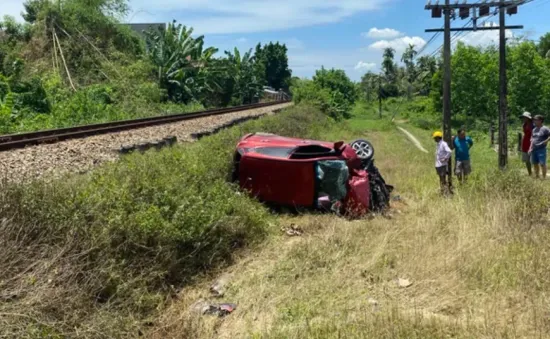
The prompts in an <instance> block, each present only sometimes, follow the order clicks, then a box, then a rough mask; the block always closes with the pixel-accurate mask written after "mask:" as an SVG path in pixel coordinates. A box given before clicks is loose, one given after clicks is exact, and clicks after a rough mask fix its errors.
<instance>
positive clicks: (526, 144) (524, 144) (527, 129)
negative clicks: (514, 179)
mask: <svg viewBox="0 0 550 339" xmlns="http://www.w3.org/2000/svg"><path fill="white" fill-rule="evenodd" d="M520 118H521V119H522V120H523V138H522V139H521V161H523V162H524V163H525V167H527V173H529V176H531V175H532V171H531V157H530V156H529V148H531V135H532V133H533V127H534V126H533V118H532V117H531V113H529V112H523V114H522V115H521V116H520Z"/></svg>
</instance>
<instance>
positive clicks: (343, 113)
mask: <svg viewBox="0 0 550 339" xmlns="http://www.w3.org/2000/svg"><path fill="white" fill-rule="evenodd" d="M313 82H314V83H315V84H316V85H318V86H319V88H322V89H326V90H328V91H329V93H330V96H331V101H333V103H332V105H331V106H332V107H336V108H337V109H333V112H332V113H333V114H332V116H333V117H334V118H336V119H339V118H341V117H343V118H349V117H350V111H351V106H352V105H353V104H354V103H355V100H356V99H357V92H356V90H355V85H354V84H353V82H352V81H351V80H350V79H349V78H348V76H347V75H346V72H344V71H343V70H341V69H334V68H333V69H330V70H327V69H325V68H324V67H321V69H320V70H317V71H315V75H314V76H313Z"/></svg>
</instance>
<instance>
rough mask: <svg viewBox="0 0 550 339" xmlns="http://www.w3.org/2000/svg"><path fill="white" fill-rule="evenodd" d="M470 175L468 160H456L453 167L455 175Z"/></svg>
mask: <svg viewBox="0 0 550 339" xmlns="http://www.w3.org/2000/svg"><path fill="white" fill-rule="evenodd" d="M470 173H472V165H470V160H457V161H456V166H455V174H456V175H469V174H470Z"/></svg>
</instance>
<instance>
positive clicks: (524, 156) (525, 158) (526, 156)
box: [521, 152, 531, 162]
mask: <svg viewBox="0 0 550 339" xmlns="http://www.w3.org/2000/svg"><path fill="white" fill-rule="evenodd" d="M521 161H523V162H529V161H531V157H530V156H529V153H527V152H521Z"/></svg>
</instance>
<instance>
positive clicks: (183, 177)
mask: <svg viewBox="0 0 550 339" xmlns="http://www.w3.org/2000/svg"><path fill="white" fill-rule="evenodd" d="M395 125H399V126H402V127H404V128H406V129H407V130H408V131H410V132H411V133H412V134H414V135H415V136H416V137H417V138H418V139H419V141H420V142H421V143H422V145H423V146H424V147H425V148H426V149H427V150H428V151H429V153H423V152H421V151H420V150H418V149H417V148H416V147H415V146H414V145H413V144H412V143H411V142H410V141H409V140H408V139H407V137H406V136H405V135H404V134H403V133H402V132H400V131H399V130H397V129H396V128H395ZM252 131H264V132H274V133H279V134H283V135H289V136H297V137H307V138H312V139H322V140H331V141H337V140H346V141H351V140H353V139H355V138H367V139H368V140H370V141H371V142H372V143H373V145H374V147H375V149H376V155H375V157H376V164H377V166H378V167H379V169H380V171H381V173H382V174H383V175H384V177H385V179H386V181H387V182H388V183H390V184H392V185H394V186H395V187H396V192H395V195H399V196H400V197H401V201H394V202H393V203H392V205H393V211H392V215H391V216H389V217H388V218H384V217H381V216H375V217H372V218H371V217H369V218H365V219H361V220H353V221H351V220H345V219H342V218H338V217H336V216H333V215H317V214H304V215H299V216H285V215H274V214H271V213H270V212H269V211H268V210H266V209H265V208H264V207H263V206H262V205H261V204H259V203H258V202H256V201H255V200H254V199H251V198H248V197H246V196H245V195H243V194H240V193H238V190H237V189H236V187H233V186H231V185H230V184H228V183H227V182H226V180H225V179H226V177H227V175H228V172H229V169H230V164H231V154H232V151H233V147H234V145H235V143H236V141H237V140H238V138H239V137H240V136H242V135H243V134H245V133H248V132H252ZM430 137H431V131H430V130H426V129H422V128H419V127H415V126H412V125H409V124H407V123H404V122H402V121H397V119H396V121H395V122H394V123H392V122H391V121H389V118H388V116H384V119H379V118H378V117H377V116H376V111H373V110H371V109H370V108H369V107H365V106H361V105H358V106H357V108H356V110H355V111H354V112H353V118H352V119H350V120H348V121H346V122H338V123H331V122H329V121H328V120H326V119H325V118H323V116H322V115H320V113H319V112H318V111H317V110H316V109H312V108H310V107H306V106H296V107H292V108H290V109H288V110H286V111H285V113H282V114H280V115H277V116H273V117H269V118H265V119H261V120H258V121H254V122H249V123H246V124H244V125H241V126H238V127H235V128H232V129H230V130H227V131H223V132H221V133H220V134H218V135H215V136H211V137H208V138H205V139H202V140H201V141H200V142H199V143H197V144H193V145H191V146H187V147H179V146H178V147H175V148H173V149H168V150H163V151H160V152H149V153H147V154H145V155H138V154H136V155H132V156H129V157H127V158H125V159H124V160H122V161H121V162H119V163H116V164H112V165H108V166H104V167H102V168H99V169H98V170H96V171H94V172H93V173H92V174H90V175H86V176H72V177H68V178H67V179H66V180H64V181H56V182H51V183H48V182H37V183H34V184H30V185H23V186H4V187H3V188H4V189H3V190H1V193H0V220H2V222H0V230H1V231H2V234H3V235H4V237H3V238H2V240H0V241H1V243H0V248H2V256H1V257H0V258H1V259H0V265H1V266H0V268H1V269H2V272H4V278H3V279H4V280H3V281H2V282H1V284H2V285H1V287H2V289H3V293H4V294H2V295H8V296H9V295H12V294H13V295H16V297H15V298H14V299H13V300H12V301H10V302H3V303H0V315H1V317H2V319H3V320H4V323H3V326H2V327H1V328H0V334H1V335H3V336H7V337H25V336H27V337H40V336H46V335H51V336H52V337H55V336H56V335H58V336H59V337H63V336H70V337H135V336H138V334H139V333H140V332H141V333H143V334H144V335H145V336H146V337H152V338H167V337H168V338H171V337H180V338H211V337H224V338H225V337H227V338H229V337H231V338H363V337H367V338H442V337H453V338H472V337H475V338H495V337H499V338H500V337H544V336H545V335H546V333H548V330H549V329H550V326H549V325H548V322H547V320H546V317H545V314H546V312H547V304H548V301H549V300H548V297H547V296H546V291H547V290H548V289H549V288H550V276H549V274H548V272H550V264H549V261H548V260H547V258H548V254H549V253H550V245H549V244H550V241H548V240H550V232H549V231H548V225H549V223H550V219H549V218H548V206H550V198H549V197H550V195H549V194H548V193H550V192H549V187H548V184H547V183H545V182H539V181H533V180H531V179H530V178H527V177H526V176H525V175H524V174H523V173H522V172H521V170H520V169H521V164H520V163H519V160H518V159H516V158H511V165H510V168H509V170H507V171H506V172H504V173H503V172H501V171H499V170H498V169H496V167H497V154H496V152H494V150H492V149H491V148H490V147H489V143H488V140H487V139H484V138H483V134H482V133H480V134H479V136H478V135H475V137H474V142H475V143H476V144H475V146H474V148H473V149H472V165H473V169H474V173H473V174H472V176H471V178H470V180H469V182H468V183H467V184H466V185H464V186H459V187H457V188H456V192H455V195H454V197H453V198H451V199H443V198H441V196H440V195H439V194H438V179H437V177H436V175H435V170H434V168H433V167H434V164H433V161H434V160H433V153H432V152H433V147H434V145H433V141H432V140H431V138H430ZM290 224H295V225H297V226H298V227H301V228H302V229H303V231H304V235H303V236H300V237H292V238H290V237H288V236H286V235H284V234H283V233H280V232H279V229H280V227H282V226H288V225H290ZM221 274H224V275H227V276H228V277H229V281H230V284H229V286H228V288H227V292H226V295H225V296H224V298H223V299H220V300H219V301H227V302H235V303H237V305H238V308H237V310H236V311H235V312H234V313H232V314H231V315H229V316H227V317H226V318H223V319H218V318H215V317H208V316H200V315H197V314H195V313H193V312H191V311H189V309H190V306H191V305H192V304H193V303H194V302H196V301H197V300H198V299H201V298H207V299H208V298H209V294H208V287H209V284H210V283H211V282H212V280H214V279H215V278H216V277H217V276H218V275H221ZM396 278H407V279H410V280H411V281H412V282H413V285H412V286H410V287H408V288H400V287H398V286H397V285H396V284H395V279H396ZM176 295H177V298H175V297H174V296H176ZM372 300H376V302H377V307H374V306H373V304H372V302H373V301H372Z"/></svg>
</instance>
